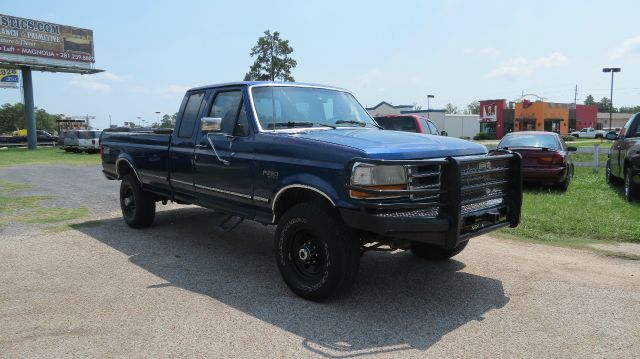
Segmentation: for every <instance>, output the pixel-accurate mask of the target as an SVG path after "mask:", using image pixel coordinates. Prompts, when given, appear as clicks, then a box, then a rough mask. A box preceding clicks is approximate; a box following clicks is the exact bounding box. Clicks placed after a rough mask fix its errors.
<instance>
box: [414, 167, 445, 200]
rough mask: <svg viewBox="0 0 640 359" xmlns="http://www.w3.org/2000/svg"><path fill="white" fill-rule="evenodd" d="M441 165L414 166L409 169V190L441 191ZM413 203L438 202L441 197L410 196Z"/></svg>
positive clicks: (427, 195)
mask: <svg viewBox="0 0 640 359" xmlns="http://www.w3.org/2000/svg"><path fill="white" fill-rule="evenodd" d="M440 175H441V166H440V165H412V166H408V168H407V176H408V180H409V189H410V190H414V189H440V183H441V182H440ZM409 198H410V199H411V200H412V201H419V200H420V201H421V200H429V201H434V202H436V201H438V200H440V195H438V194H435V195H429V194H412V195H410V196H409Z"/></svg>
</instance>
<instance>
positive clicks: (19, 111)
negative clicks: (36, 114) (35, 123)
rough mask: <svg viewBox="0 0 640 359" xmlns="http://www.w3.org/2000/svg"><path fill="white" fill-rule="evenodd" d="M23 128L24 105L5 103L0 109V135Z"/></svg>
mask: <svg viewBox="0 0 640 359" xmlns="http://www.w3.org/2000/svg"><path fill="white" fill-rule="evenodd" d="M24 127H25V120H24V105H23V104H21V103H16V104H15V105H12V104H10V103H5V104H4V105H2V107H0V133H9V132H13V131H16V130H18V129H21V128H24Z"/></svg>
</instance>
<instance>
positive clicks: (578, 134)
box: [571, 127, 605, 138]
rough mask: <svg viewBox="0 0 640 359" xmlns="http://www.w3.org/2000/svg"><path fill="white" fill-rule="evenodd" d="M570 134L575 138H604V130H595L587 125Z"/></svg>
mask: <svg viewBox="0 0 640 359" xmlns="http://www.w3.org/2000/svg"><path fill="white" fill-rule="evenodd" d="M571 136H573V137H575V138H604V136H605V132H604V131H602V130H596V129H595V128H592V127H588V128H583V129H582V130H580V131H573V132H571Z"/></svg>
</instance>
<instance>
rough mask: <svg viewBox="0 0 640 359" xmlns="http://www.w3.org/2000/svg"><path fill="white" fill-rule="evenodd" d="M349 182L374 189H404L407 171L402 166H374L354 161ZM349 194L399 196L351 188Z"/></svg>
mask: <svg viewBox="0 0 640 359" xmlns="http://www.w3.org/2000/svg"><path fill="white" fill-rule="evenodd" d="M351 184H352V185H353V186H360V187H366V188H369V189H376V190H405V189H407V173H406V170H405V168H404V166H398V165H393V166H385V165H382V166H374V165H370V164H365V163H356V164H355V165H354V167H353V171H352V172H351ZM350 194H351V197H353V198H378V199H380V198H393V197H399V196H397V195H392V196H390V195H385V194H368V193H364V192H361V191H356V190H351V191H350Z"/></svg>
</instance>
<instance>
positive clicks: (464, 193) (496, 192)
mask: <svg viewBox="0 0 640 359" xmlns="http://www.w3.org/2000/svg"><path fill="white" fill-rule="evenodd" d="M509 170H510V162H509V160H508V159H496V160H493V159H491V157H486V158H483V159H480V160H474V161H469V162H463V163H462V164H461V165H460V185H461V189H460V191H461V193H460V195H461V200H462V203H461V212H462V214H466V213H470V212H474V211H478V210H482V209H486V208H491V207H495V206H498V205H501V204H502V203H504V197H506V196H507V195H508V192H509Z"/></svg>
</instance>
